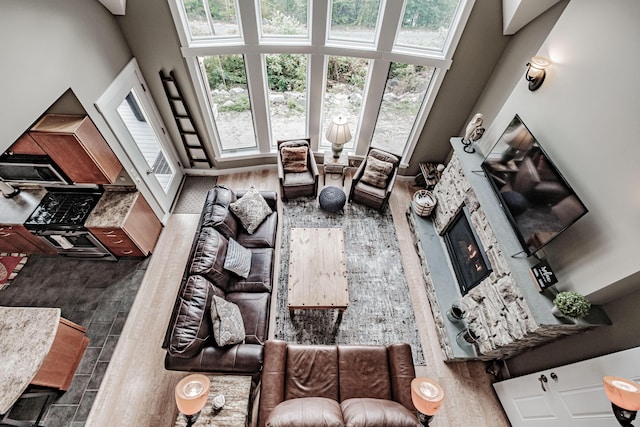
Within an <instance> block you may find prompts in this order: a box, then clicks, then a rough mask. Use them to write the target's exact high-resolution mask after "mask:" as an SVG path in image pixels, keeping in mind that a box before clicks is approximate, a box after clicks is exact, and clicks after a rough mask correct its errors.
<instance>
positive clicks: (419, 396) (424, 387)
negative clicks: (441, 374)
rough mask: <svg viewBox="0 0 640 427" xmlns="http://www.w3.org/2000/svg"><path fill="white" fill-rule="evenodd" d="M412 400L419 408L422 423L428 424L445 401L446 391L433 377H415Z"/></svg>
mask: <svg viewBox="0 0 640 427" xmlns="http://www.w3.org/2000/svg"><path fill="white" fill-rule="evenodd" d="M411 400H412V401H413V406H415V407H416V409H417V410H418V419H419V420H420V423H422V425H423V426H428V425H429V422H431V420H432V419H433V416H434V415H435V413H436V412H438V409H440V405H442V402H443V401H444V391H443V390H442V387H440V384H438V383H437V382H435V381H433V380H432V379H429V378H414V379H413V380H411Z"/></svg>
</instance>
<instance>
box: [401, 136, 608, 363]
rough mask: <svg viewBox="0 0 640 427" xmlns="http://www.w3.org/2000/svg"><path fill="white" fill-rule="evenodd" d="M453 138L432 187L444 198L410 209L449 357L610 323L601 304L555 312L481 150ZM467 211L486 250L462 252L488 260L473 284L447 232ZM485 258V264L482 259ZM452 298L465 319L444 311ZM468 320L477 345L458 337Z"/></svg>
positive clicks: (488, 352) (484, 356)
mask: <svg viewBox="0 0 640 427" xmlns="http://www.w3.org/2000/svg"><path fill="white" fill-rule="evenodd" d="M452 145H453V147H454V152H455V154H454V155H453V157H452V159H451V161H450V162H449V164H448V165H447V167H446V169H445V170H444V172H443V174H442V177H441V179H440V181H439V182H438V184H437V185H436V186H435V188H434V190H433V193H434V195H435V196H436V198H437V205H436V207H435V209H434V211H433V212H432V215H431V216H430V217H427V218H423V217H420V216H418V215H416V214H415V213H414V212H413V211H412V209H409V211H408V212H407V217H408V219H409V224H410V226H411V229H412V231H413V236H414V239H415V242H416V249H417V251H418V254H419V256H420V259H421V263H422V270H423V276H424V279H425V284H426V290H427V295H428V297H429V301H430V303H431V310H432V313H433V316H434V319H435V321H436V327H437V328H438V335H439V338H440V346H441V347H442V350H443V353H444V356H445V360H448V361H456V360H469V359H475V360H493V359H506V358H509V357H511V356H514V355H516V354H518V353H520V352H522V351H524V350H526V349H527V348H531V347H535V346H538V345H541V344H543V343H546V342H549V341H552V340H554V339H557V338H559V337H562V336H564V335H570V334H576V333H580V332H582V331H585V330H587V329H590V328H593V327H594V326H596V325H598V324H607V323H608V319H607V318H606V315H604V313H603V312H602V311H601V310H600V309H599V308H598V307H595V308H594V309H592V313H591V314H590V315H589V317H587V318H585V319H580V320H575V321H574V320H570V319H558V318H556V317H555V316H553V315H552V314H551V307H552V305H553V303H552V299H553V295H552V293H551V291H546V292H547V293H546V294H545V293H540V292H539V291H538V288H537V287H536V285H535V281H534V280H533V278H532V277H531V275H530V268H531V267H532V266H533V265H534V264H535V263H536V262H537V261H538V260H537V259H535V258H533V257H530V258H527V257H526V256H525V255H523V254H521V251H522V247H521V246H520V243H519V241H518V240H517V238H516V236H515V234H514V233H513V230H512V229H511V226H510V224H509V222H508V219H507V218H506V216H505V214H504V212H503V211H502V208H501V206H500V204H499V202H498V199H497V198H496V196H495V194H493V192H492V191H493V190H492V189H491V187H490V184H489V182H488V181H487V180H486V178H485V176H484V174H483V173H482V172H481V168H480V163H481V161H482V157H481V155H480V154H479V153H475V154H468V153H464V152H463V150H462V144H461V143H460V139H459V138H454V139H452ZM462 217H463V218H468V224H469V225H470V227H471V229H472V234H473V237H474V241H473V242H470V244H471V245H472V246H473V244H477V246H479V247H478V248H477V249H478V250H482V251H483V252H484V253H485V254H486V255H485V256H484V257H483V256H482V255H480V254H479V256H477V257H475V254H473V251H474V250H475V248H473V247H471V248H469V247H468V246H466V247H463V248H462V249H461V251H460V252H461V253H462V257H467V258H469V257H468V256H467V255H469V254H471V255H474V257H472V258H473V260H469V264H470V266H471V267H472V268H478V269H480V270H482V269H484V268H486V270H485V271H484V272H483V274H482V275H479V277H480V280H479V281H477V283H473V286H471V287H467V286H468V285H467V284H463V285H462V286H461V285H460V283H459V276H460V274H459V273H458V272H456V268H457V267H455V263H456V262H457V261H456V260H455V259H452V258H451V256H450V250H449V249H447V243H446V241H445V237H444V236H446V235H447V232H448V231H451V230H452V227H454V226H456V224H457V222H458V221H460V218H462ZM465 253H466V254H465ZM481 261H485V262H486V265H481V264H476V262H481ZM467 267H469V266H467ZM472 282H473V279H472ZM453 303H459V304H460V305H461V306H462V307H463V309H464V310H465V318H464V319H463V321H462V322H453V321H450V320H449V319H447V317H446V315H444V313H446V311H447V310H448V309H449V308H450V307H451V305H452V304H453ZM466 328H468V329H469V330H471V331H472V332H473V333H474V334H475V335H477V336H479V338H480V339H479V341H478V342H477V343H476V344H475V345H460V344H459V342H460V340H459V339H456V337H458V335H460V334H463V333H464V331H465V330H466Z"/></svg>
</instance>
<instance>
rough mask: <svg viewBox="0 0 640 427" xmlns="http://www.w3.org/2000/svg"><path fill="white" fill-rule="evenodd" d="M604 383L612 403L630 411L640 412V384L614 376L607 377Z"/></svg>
mask: <svg viewBox="0 0 640 427" xmlns="http://www.w3.org/2000/svg"><path fill="white" fill-rule="evenodd" d="M603 382H604V391H605V393H606V394H607V398H608V399H609V400H610V401H611V403H613V404H615V405H617V406H619V407H620V408H623V409H626V410H628V411H640V384H638V383H636V382H633V381H631V380H627V379H624V378H621V377H614V376H605V377H604V378H603Z"/></svg>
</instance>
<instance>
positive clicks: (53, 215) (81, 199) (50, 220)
mask: <svg viewBox="0 0 640 427" xmlns="http://www.w3.org/2000/svg"><path fill="white" fill-rule="evenodd" d="M101 195H102V193H101V192H93V191H88V192H87V191H82V192H79V191H49V192H48V193H47V194H46V195H45V196H44V198H43V199H42V201H41V202H40V204H39V205H38V207H37V208H36V209H35V210H34V211H33V213H32V214H31V215H30V216H29V218H28V219H27V221H26V222H25V223H24V225H25V227H26V228H28V229H31V230H39V229H61V230H66V229H69V230H71V229H81V228H84V225H83V224H84V222H85V220H86V219H87V217H88V216H89V214H90V213H91V210H92V209H93V208H94V207H95V206H96V204H97V203H98V200H99V199H100V196H101Z"/></svg>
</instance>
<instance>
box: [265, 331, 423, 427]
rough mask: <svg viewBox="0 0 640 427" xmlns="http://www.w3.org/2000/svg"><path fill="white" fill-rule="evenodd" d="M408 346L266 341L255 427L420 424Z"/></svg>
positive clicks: (398, 426) (353, 426) (402, 426)
mask: <svg viewBox="0 0 640 427" xmlns="http://www.w3.org/2000/svg"><path fill="white" fill-rule="evenodd" d="M413 378H415V370H414V367H413V359H412V356H411V347H410V346H409V344H406V343H400V344H392V345H389V346H383V345H303V344H287V343H286V342H284V341H267V343H266V346H265V360H264V366H263V370H262V383H261V385H260V407H259V412H258V427H265V426H267V427H285V426H287V427H294V426H295V427H307V426H309V427H310V426H327V427H329V426H331V427H333V426H336V427H339V426H347V425H348V426H352V427H358V426H386V427H404V426H407V427H408V426H410V427H416V426H421V424H420V422H419V421H418V417H417V413H416V410H415V408H414V406H413V403H412V401H411V380H412V379H413Z"/></svg>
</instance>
